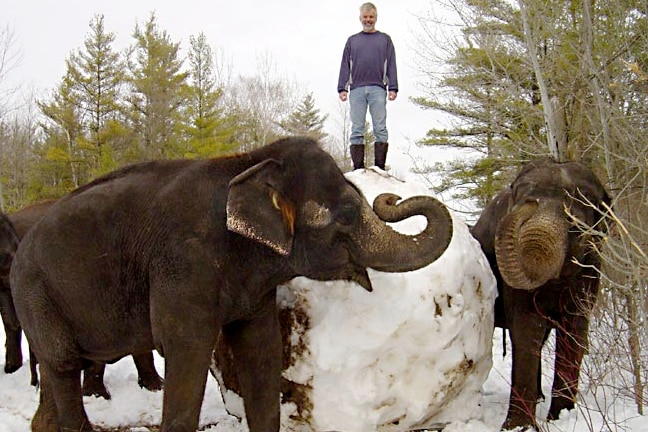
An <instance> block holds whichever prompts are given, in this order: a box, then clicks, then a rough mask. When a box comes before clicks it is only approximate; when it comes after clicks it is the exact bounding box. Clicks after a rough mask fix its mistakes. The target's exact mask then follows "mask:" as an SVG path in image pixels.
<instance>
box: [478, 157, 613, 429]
mask: <svg viewBox="0 0 648 432" xmlns="http://www.w3.org/2000/svg"><path fill="white" fill-rule="evenodd" d="M589 203H591V204H589ZM610 204H611V198H610V196H609V195H608V193H607V192H606V190H605V187H604V186H603V184H602V183H601V182H600V181H599V179H598V178H597V177H596V175H595V174H594V172H593V171H592V170H591V169H589V168H588V167H587V166H586V165H584V164H582V163H579V162H556V161H555V160H554V159H552V158H538V159H535V160H533V161H531V162H528V163H527V164H525V165H524V166H523V167H522V169H521V170H520V172H519V173H518V175H517V177H516V178H515V180H514V181H513V182H512V183H511V185H510V186H509V187H507V188H505V189H503V190H502V191H500V192H499V193H498V194H497V195H496V196H495V197H494V199H493V200H492V201H491V202H490V203H489V204H488V205H487V206H486V208H485V209H484V211H483V212H482V213H481V215H480V217H479V219H478V220H477V222H476V224H475V226H474V227H473V228H472V234H473V236H474V237H475V238H476V239H477V240H478V241H479V243H480V245H481V247H482V250H483V252H484V254H485V255H486V257H487V258H488V261H489V263H490V265H491V268H492V270H493V273H494V274H495V277H496V279H497V285H498V294H499V296H498V299H497V300H496V303H495V326H496V327H500V328H503V329H508V331H509V334H510V338H511V344H512V355H513V366H512V379H511V394H510V398H509V408H508V413H507V416H506V420H505V422H504V425H503V429H510V428H514V427H516V426H537V423H536V420H535V409H536V403H537V399H538V398H541V397H543V395H542V390H541V387H540V381H541V371H540V363H541V350H542V346H543V345H544V343H545V342H546V340H547V338H548V336H549V333H550V332H551V330H552V329H556V349H555V364H554V380H553V388H552V399H551V405H550V408H549V413H548V420H554V419H557V418H558V417H559V415H560V412H561V410H563V409H567V410H571V409H573V408H574V404H575V400H576V395H577V391H578V375H579V372H580V365H581V361H582V358H583V355H584V353H585V352H586V350H587V333H588V327H589V315H590V312H591V310H592V308H593V306H594V304H595V301H596V297H597V293H598V290H599V282H600V277H599V269H600V257H599V255H598V254H597V247H598V246H597V245H598V244H599V243H600V242H601V241H602V239H601V236H602V235H604V233H605V232H606V230H607V224H606V221H605V215H606V210H607V209H609V206H610ZM579 224H585V225H587V226H589V227H595V230H596V232H597V233H599V234H596V235H595V234H590V232H594V231H590V232H585V231H584V230H582V229H581V228H579V226H578V225H579Z"/></svg>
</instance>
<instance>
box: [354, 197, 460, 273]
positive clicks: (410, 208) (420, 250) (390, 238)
mask: <svg viewBox="0 0 648 432" xmlns="http://www.w3.org/2000/svg"><path fill="white" fill-rule="evenodd" d="M399 199H400V197H398V196H397V195H394V194H389V193H386V194H381V195H379V196H378V197H376V199H375V200H374V209H373V211H372V209H371V208H370V207H369V206H368V205H364V206H363V207H362V209H363V210H362V215H361V218H362V222H361V223H360V224H359V226H360V228H359V229H358V231H357V232H355V233H353V237H354V242H353V243H355V244H356V245H357V247H358V248H359V250H357V251H354V254H355V256H357V257H359V259H360V261H361V262H362V263H363V265H366V266H367V267H371V268H373V269H374V270H379V271H384V272H407V271H412V270H416V269H419V268H422V267H425V266H427V265H428V264H430V263H432V262H434V261H435V260H436V259H437V258H439V257H440V256H441V254H443V252H444V251H445V250H446V248H447V247H448V244H449V243H450V240H451V239H452V217H451V216H450V213H449V212H448V209H447V208H446V207H445V206H444V205H443V204H441V203H440V202H439V201H438V200H436V199H434V198H433V197H430V196H416V197H412V198H408V199H406V200H404V201H403V202H401V203H399V204H396V203H397V201H398V200H399ZM417 215H422V216H425V217H426V219H427V226H426V228H425V229H424V230H423V231H422V232H421V233H419V234H416V235H407V234H401V233H399V232H397V231H395V230H394V229H393V228H391V227H390V226H389V225H387V224H386V223H385V222H398V221H401V220H403V219H406V218H408V217H411V216H417Z"/></svg>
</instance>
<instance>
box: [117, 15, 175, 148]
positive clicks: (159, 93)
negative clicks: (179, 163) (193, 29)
mask: <svg viewBox="0 0 648 432" xmlns="http://www.w3.org/2000/svg"><path fill="white" fill-rule="evenodd" d="M133 38H134V39H135V43H134V44H133V45H132V46H131V47H130V48H129V50H128V53H127V66H128V77H127V81H128V82H129V84H130V86H131V89H130V91H131V93H130V96H129V97H128V98H127V99H128V103H129V105H130V108H129V114H130V116H131V117H130V125H131V127H132V128H133V130H134V131H135V134H136V136H135V139H136V141H137V143H138V148H137V153H136V154H134V155H133V156H134V157H135V158H139V159H158V158H172V157H180V156H183V155H184V153H185V146H184V143H183V141H182V139H181V137H180V131H179V129H180V127H179V124H180V116H181V111H182V109H183V108H184V106H185V104H186V96H185V95H186V80H187V73H186V72H183V71H182V67H183V62H182V60H181V59H180V58H179V49H180V44H179V43H175V42H172V41H171V38H170V37H169V35H168V34H167V32H166V31H162V30H160V29H158V25H157V22H156V18H155V14H154V13H151V16H150V18H149V20H148V21H147V22H146V23H145V25H144V27H143V28H142V27H140V26H139V24H137V25H136V26H135V31H134V32H133Z"/></svg>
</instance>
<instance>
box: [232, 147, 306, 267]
mask: <svg viewBox="0 0 648 432" xmlns="http://www.w3.org/2000/svg"><path fill="white" fill-rule="evenodd" d="M281 172H282V167H281V162H279V161H277V160H275V159H268V160H265V161H263V162H260V163H258V164H256V165H255V166H253V167H251V168H249V169H247V170H245V171H244V172H242V173H241V174H239V175H237V176H236V177H234V178H233V179H232V180H231V181H230V183H229V191H228V194H227V229H228V230H230V231H233V232H235V233H238V234H241V235H242V236H245V237H247V238H249V239H251V240H254V241H257V242H259V243H261V244H263V245H266V246H267V247H269V248H270V249H272V250H273V251H275V252H277V253H278V254H281V255H284V256H286V255H289V254H290V252H291V250H292V242H293V234H294V232H295V226H294V223H295V206H294V204H293V203H292V202H290V200H288V199H287V198H286V197H285V196H284V195H283V193H282V192H281V191H280V190H279V189H278V188H277V187H276V185H278V184H280V181H279V180H280V176H281Z"/></svg>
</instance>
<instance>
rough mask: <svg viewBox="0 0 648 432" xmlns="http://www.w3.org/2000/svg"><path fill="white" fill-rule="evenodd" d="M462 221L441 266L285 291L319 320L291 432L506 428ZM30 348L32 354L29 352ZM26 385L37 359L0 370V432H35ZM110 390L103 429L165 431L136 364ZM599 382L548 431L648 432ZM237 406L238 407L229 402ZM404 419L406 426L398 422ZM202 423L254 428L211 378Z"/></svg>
mask: <svg viewBox="0 0 648 432" xmlns="http://www.w3.org/2000/svg"><path fill="white" fill-rule="evenodd" d="M348 178H349V179H350V180H351V181H352V182H354V183H355V184H357V185H358V187H360V188H361V189H362V190H363V192H364V193H365V195H366V196H367V198H368V200H369V202H371V201H372V200H373V197H374V196H375V195H377V194H378V193H381V192H393V193H396V194H398V195H400V196H401V197H403V198H406V197H408V196H412V195H419V194H428V192H427V190H426V189H425V188H423V187H422V186H420V185H418V184H416V183H406V182H401V181H400V180H398V179H395V178H393V177H391V176H389V175H387V174H386V173H385V172H383V171H380V170H377V169H375V168H373V169H368V170H358V171H355V172H352V173H349V174H348ZM453 220H454V236H453V239H452V242H451V245H450V247H449V248H448V250H447V251H446V253H444V255H442V256H441V258H439V260H437V261H436V262H435V263H433V264H432V265H430V266H428V267H426V268H424V269H421V270H417V271H414V272H409V273H404V274H387V273H380V272H375V271H370V277H371V280H372V283H373V285H374V292H373V293H368V292H365V291H364V290H363V289H362V288H360V287H359V286H356V285H354V284H352V283H348V282H314V281H311V280H308V279H306V278H298V279H296V280H294V281H293V282H292V283H291V284H289V286H286V287H280V289H279V295H278V301H279V304H280V305H281V307H282V308H295V307H299V308H302V310H303V311H305V312H306V313H307V314H309V320H310V325H309V328H308V329H295V335H294V337H295V339H298V338H300V337H301V338H305V339H304V341H305V342H306V343H307V345H308V352H307V354H305V355H304V356H303V357H301V358H299V359H298V361H297V362H295V363H294V364H293V365H292V366H291V368H289V369H288V370H286V371H284V377H286V378H288V379H290V380H292V381H295V382H302V383H303V382H308V383H309V386H310V389H311V391H310V393H309V398H310V399H311V401H312V403H313V409H312V412H311V413H310V414H311V415H310V416H309V417H308V418H307V419H304V418H299V417H297V418H296V419H295V418H293V419H291V418H289V415H290V414H293V415H294V414H295V412H294V411H295V407H294V406H292V405H291V404H285V405H284V406H282V414H283V415H282V423H283V430H292V431H301V430H319V431H324V430H338V431H344V432H353V431H363V432H368V431H373V430H385V431H396V430H399V431H405V430H408V429H409V428H414V427H415V426H416V425H417V424H419V423H421V422H425V423H427V424H430V423H432V424H438V425H444V426H445V429H444V430H445V431H447V432H459V431H461V432H493V431H498V430H499V429H500V425H501V424H502V422H503V421H504V417H505V415H506V410H507V404H508V394H509V382H510V367H511V366H510V360H511V359H510V355H508V356H506V357H504V356H503V355H502V349H503V340H502V332H501V330H500V329H496V331H495V332H494V333H493V328H492V325H493V317H492V312H491V308H492V302H493V299H494V296H495V286H494V281H493V278H492V274H490V272H489V271H488V270H487V264H486V261H485V258H484V257H483V255H481V252H479V248H478V245H477V244H476V242H475V241H474V240H473V239H472V238H471V237H470V235H469V233H468V229H467V227H466V225H465V224H464V223H463V222H462V221H461V220H460V218H459V217H457V216H456V215H454V216H453ZM424 223H425V221H424V219H423V218H422V217H417V218H411V219H409V220H407V221H403V222H399V223H398V224H394V227H395V228H396V229H397V230H399V231H402V232H406V233H410V231H411V232H416V231H417V230H420V229H421V228H422V227H423V226H422V225H421V224H424ZM439 311H441V313H439ZM0 332H2V329H0ZM3 338H4V333H2V334H1V335H0V340H2V339H3ZM507 343H508V344H509V347H510V342H507ZM0 345H2V344H0ZM509 351H510V350H509ZM545 351H546V352H545V355H544V364H543V374H544V379H543V391H544V393H545V394H547V395H549V394H550V392H551V380H550V377H551V376H552V370H551V364H552V362H551V359H550V353H551V352H550V350H549V349H546V350H545ZM23 352H24V353H25V357H27V352H28V351H27V345H26V344H24V346H23ZM0 359H4V348H3V347H1V346H0ZM587 361H588V359H587V358H586V359H585V362H587ZM156 365H157V368H158V371H159V372H160V373H161V374H163V371H164V361H163V359H161V358H160V357H157V356H156ZM491 365H492V367H491ZM547 378H548V379H547ZM29 381H30V376H29V365H28V359H25V365H24V366H23V367H22V368H21V369H20V370H19V371H17V372H16V373H14V374H11V375H7V374H4V373H3V372H1V371H0V432H26V431H29V424H30V420H31V417H32V415H33V414H34V412H35V411H36V407H37V404H38V392H37V390H36V389H35V388H34V387H31V386H30V385H29ZM105 383H106V386H107V387H108V389H109V390H110V392H111V394H112V399H111V400H110V401H107V400H104V399H100V398H95V397H85V398H84V402H85V406H86V409H87V411H88V415H89V417H90V420H91V421H92V422H93V423H94V424H95V425H97V426H98V427H101V428H103V429H110V428H121V429H120V430H128V429H127V428H130V430H131V431H133V432H145V431H149V430H150V429H149V427H152V426H153V427H154V426H156V425H159V423H160V420H161V414H162V410H161V408H162V392H157V393H152V392H149V391H147V390H144V389H141V388H139V386H138V385H137V373H136V371H135V367H134V365H133V361H132V359H131V358H130V357H127V358H124V359H122V360H120V361H119V362H117V363H115V364H112V365H108V367H107V368H106V375H105ZM590 384H591V383H588V382H587V380H586V379H583V378H581V391H582V393H583V394H582V395H581V402H580V403H579V405H578V406H577V408H576V409H574V410H573V411H571V412H565V413H563V415H562V416H561V418H560V419H559V420H557V421H555V422H552V423H546V422H544V421H542V420H541V421H540V427H541V429H542V430H547V431H552V432H554V431H555V432H558V431H573V432H584V431H599V430H614V431H616V430H619V431H624V432H648V416H645V415H644V416H640V415H638V414H637V409H636V406H635V405H634V402H633V401H632V399H631V398H630V397H629V396H625V397H624V396H623V395H618V394H615V397H614V398H608V397H605V396H606V394H605V392H604V391H603V390H602V389H601V387H600V386H590ZM628 393H629V392H628ZM228 399H230V400H231V401H232V402H236V398H235V397H232V395H229V398H228ZM548 403H549V400H547V401H545V402H542V403H541V404H539V410H538V418H539V419H543V418H544V416H545V415H546V412H547V410H548ZM230 409H234V410H236V409H235V408H232V407H231V406H230ZM239 410H240V407H239ZM395 419H398V426H395V425H393V420H395ZM200 423H201V430H204V431H209V432H216V431H218V432H244V431H246V430H247V428H246V427H245V423H244V421H243V422H240V421H239V419H238V418H237V417H236V416H234V415H231V414H230V413H228V411H227V409H226V406H225V404H224V403H223V399H222V397H221V393H220V390H219V386H218V384H217V382H216V380H215V379H213V378H212V377H211V375H210V376H209V377H208V382H207V388H206V393H205V399H204V402H203V406H202V413H201V420H200ZM307 423H308V424H307ZM154 430H157V429H154Z"/></svg>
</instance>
